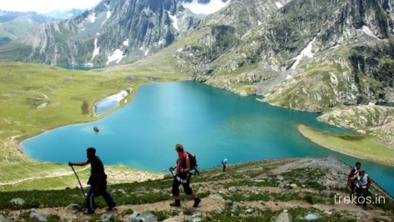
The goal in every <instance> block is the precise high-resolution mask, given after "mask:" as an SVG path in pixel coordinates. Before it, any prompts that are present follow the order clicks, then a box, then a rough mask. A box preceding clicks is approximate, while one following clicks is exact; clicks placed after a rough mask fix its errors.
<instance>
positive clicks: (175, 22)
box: [168, 12, 180, 31]
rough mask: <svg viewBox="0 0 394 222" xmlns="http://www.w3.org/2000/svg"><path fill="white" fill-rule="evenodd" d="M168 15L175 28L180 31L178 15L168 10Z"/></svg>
mask: <svg viewBox="0 0 394 222" xmlns="http://www.w3.org/2000/svg"><path fill="white" fill-rule="evenodd" d="M168 16H169V17H170V19H171V23H172V26H173V27H174V29H176V30H177V31H179V30H180V29H179V25H178V18H177V17H176V15H171V13H170V12H168Z"/></svg>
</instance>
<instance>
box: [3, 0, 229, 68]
mask: <svg viewBox="0 0 394 222" xmlns="http://www.w3.org/2000/svg"><path fill="white" fill-rule="evenodd" d="M228 2H229V1H225V0H212V2H211V1H209V0H208V1H199V2H196V1H190V0H165V1H155V0H126V1H124V0H104V1H102V2H101V3H99V4H98V5H97V6H96V7H95V8H93V9H91V10H89V11H86V12H85V13H83V14H82V15H80V16H77V17H75V18H73V19H69V20H66V21H60V22H54V23H49V24H45V25H42V26H40V27H37V28H36V29H35V30H33V31H32V32H30V33H29V34H27V35H25V36H24V37H22V38H20V39H18V40H17V41H14V42H12V43H10V44H8V45H7V46H5V47H3V48H1V49H0V54H1V56H0V59H2V60H21V61H28V62H39V63H47V64H52V65H76V66H87V67H93V66H94V67H101V66H106V65H112V64H118V63H120V62H125V61H134V60H137V59H138V58H141V57H144V56H147V55H150V54H152V53H154V52H156V51H157V50H159V49H161V48H163V47H165V46H167V45H169V44H171V43H172V42H174V40H175V39H176V37H177V36H178V35H181V34H183V33H186V32H187V31H188V30H189V29H190V28H192V27H193V26H195V25H196V24H197V23H198V22H199V21H200V18H201V17H204V15H200V14H195V13H193V11H196V12H197V13H201V12H204V9H205V8H204V6H205V7H207V9H208V7H209V8H210V9H212V7H213V8H214V9H216V10H219V9H220V7H224V6H225V5H226V4H228Z"/></svg>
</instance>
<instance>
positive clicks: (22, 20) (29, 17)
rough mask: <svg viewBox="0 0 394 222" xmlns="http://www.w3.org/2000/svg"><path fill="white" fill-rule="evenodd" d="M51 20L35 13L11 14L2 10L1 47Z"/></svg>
mask: <svg viewBox="0 0 394 222" xmlns="http://www.w3.org/2000/svg"><path fill="white" fill-rule="evenodd" d="M49 21H51V18H49V17H47V16H45V15H41V14H38V13H34V12H9V11H2V10H0V46H1V45H4V44H6V43H8V42H10V41H12V40H15V39H17V38H18V37H20V36H22V35H23V34H25V33H27V32H29V31H30V30H31V29H32V28H33V27H34V26H35V25H38V24H43V23H46V22H49Z"/></svg>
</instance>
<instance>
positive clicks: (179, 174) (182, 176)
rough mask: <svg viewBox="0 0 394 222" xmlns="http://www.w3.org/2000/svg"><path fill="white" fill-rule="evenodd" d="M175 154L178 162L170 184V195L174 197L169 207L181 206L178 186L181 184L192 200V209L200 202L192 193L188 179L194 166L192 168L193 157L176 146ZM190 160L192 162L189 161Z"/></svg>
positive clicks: (178, 145)
mask: <svg viewBox="0 0 394 222" xmlns="http://www.w3.org/2000/svg"><path fill="white" fill-rule="evenodd" d="M175 149H176V152H177V153H178V160H177V162H176V167H175V168H176V173H175V176H174V181H173V183H172V195H173V196H174V199H175V201H174V203H171V204H170V206H172V207H180V206H181V199H180V196H179V186H180V185H181V184H182V186H183V189H184V191H185V193H186V194H188V195H191V196H192V197H193V199H194V205H193V207H198V205H199V204H200V202H201V199H200V198H198V197H196V194H195V193H194V192H193V191H192V188H191V187H190V178H191V175H192V173H191V172H190V171H191V170H193V168H194V167H195V166H192V162H195V157H194V156H192V155H191V154H190V153H188V152H186V151H185V150H184V149H183V145H181V144H177V145H176V147H175ZM191 158H193V159H194V161H191Z"/></svg>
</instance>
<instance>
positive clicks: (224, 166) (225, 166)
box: [222, 158, 228, 172]
mask: <svg viewBox="0 0 394 222" xmlns="http://www.w3.org/2000/svg"><path fill="white" fill-rule="evenodd" d="M227 163H228V159H227V158H225V159H224V160H222V170H223V172H226V168H227Z"/></svg>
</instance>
